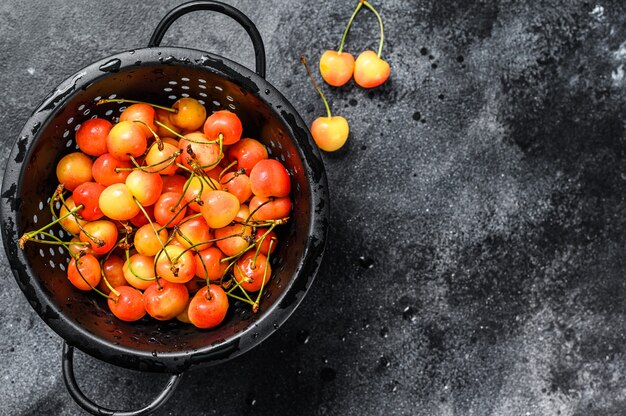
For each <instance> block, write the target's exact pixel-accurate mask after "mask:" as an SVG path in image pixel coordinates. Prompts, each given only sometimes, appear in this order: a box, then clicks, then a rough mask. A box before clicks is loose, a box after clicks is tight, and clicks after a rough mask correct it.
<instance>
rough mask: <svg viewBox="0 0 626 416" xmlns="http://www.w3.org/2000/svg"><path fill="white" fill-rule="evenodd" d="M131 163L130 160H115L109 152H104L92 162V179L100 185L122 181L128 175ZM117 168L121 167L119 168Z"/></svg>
mask: <svg viewBox="0 0 626 416" xmlns="http://www.w3.org/2000/svg"><path fill="white" fill-rule="evenodd" d="M132 167H133V165H131V164H130V162H126V161H121V160H117V159H116V158H114V157H113V156H111V154H110V153H105V154H103V155H101V156H100V157H98V158H97V159H96V161H95V162H93V167H92V168H91V171H92V173H93V179H94V180H95V181H96V182H98V183H99V184H100V185H104V186H109V185H113V184H114V183H124V181H126V178H127V177H128V175H130V172H131V170H129V169H130V168H132ZM118 168H123V170H120V169H118Z"/></svg>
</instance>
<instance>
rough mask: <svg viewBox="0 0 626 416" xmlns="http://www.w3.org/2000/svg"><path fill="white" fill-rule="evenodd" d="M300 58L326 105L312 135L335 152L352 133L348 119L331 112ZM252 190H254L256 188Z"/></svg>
mask: <svg viewBox="0 0 626 416" xmlns="http://www.w3.org/2000/svg"><path fill="white" fill-rule="evenodd" d="M300 60H301V61H302V63H303V64H304V67H305V68H306V72H307V74H308V75H309V78H310V79H311V82H312V83H313V86H314V87H315V89H316V90H317V92H318V93H319V95H320V97H322V101H323V102H324V106H325V107H326V114H327V116H326V117H318V118H317V119H316V120H315V121H313V124H311V135H313V140H315V143H316V144H317V146H318V147H319V148H320V149H322V150H324V151H326V152H334V151H335V150H338V149H340V148H341V147H342V146H343V145H344V144H345V143H346V141H347V140H348V135H349V134H350V127H349V126H348V121H347V120H346V119H345V118H343V117H341V116H333V115H332V114H331V112H330V106H329V105H328V101H326V97H324V94H323V93H322V90H321V89H320V88H319V87H318V86H317V83H316V82H315V80H314V79H313V75H312V74H311V71H310V70H309V66H308V64H307V62H306V58H305V57H304V56H301V57H300ZM252 192H254V189H253V190H252Z"/></svg>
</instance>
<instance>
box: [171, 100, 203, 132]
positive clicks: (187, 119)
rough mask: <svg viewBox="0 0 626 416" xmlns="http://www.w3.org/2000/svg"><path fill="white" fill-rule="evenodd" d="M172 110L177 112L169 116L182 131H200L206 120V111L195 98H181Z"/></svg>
mask: <svg viewBox="0 0 626 416" xmlns="http://www.w3.org/2000/svg"><path fill="white" fill-rule="evenodd" d="M172 108H173V109H174V110H176V112H175V113H171V114H170V115H169V119H170V122H171V123H172V124H174V125H175V126H176V127H178V128H180V129H182V130H186V131H193V130H198V129H199V128H200V127H201V126H202V125H203V124H204V121H205V120H206V109H205V108H204V106H203V105H202V104H200V102H199V101H198V100H196V99H194V98H187V97H184V98H181V99H179V100H177V101H176V102H175V103H174V105H172Z"/></svg>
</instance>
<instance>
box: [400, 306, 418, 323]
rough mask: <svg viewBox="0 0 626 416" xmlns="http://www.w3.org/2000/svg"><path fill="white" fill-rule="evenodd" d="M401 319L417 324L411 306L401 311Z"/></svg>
mask: <svg viewBox="0 0 626 416" xmlns="http://www.w3.org/2000/svg"><path fill="white" fill-rule="evenodd" d="M402 319H404V320H405V321H409V322H417V311H416V310H415V308H414V307H412V306H407V307H406V308H404V310H403V311H402Z"/></svg>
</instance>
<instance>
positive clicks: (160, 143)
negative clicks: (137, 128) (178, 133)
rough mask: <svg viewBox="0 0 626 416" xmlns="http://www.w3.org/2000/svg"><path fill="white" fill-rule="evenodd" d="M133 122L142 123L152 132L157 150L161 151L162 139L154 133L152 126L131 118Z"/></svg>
mask: <svg viewBox="0 0 626 416" xmlns="http://www.w3.org/2000/svg"><path fill="white" fill-rule="evenodd" d="M133 123H141V124H143V125H144V126H145V127H146V128H147V129H148V130H149V131H150V133H152V135H153V136H154V140H155V143H156V144H157V148H158V149H159V151H163V141H162V140H161V138H160V137H159V135H158V134H156V132H155V131H154V130H152V127H150V126H148V123H146V122H144V121H141V120H133Z"/></svg>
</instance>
